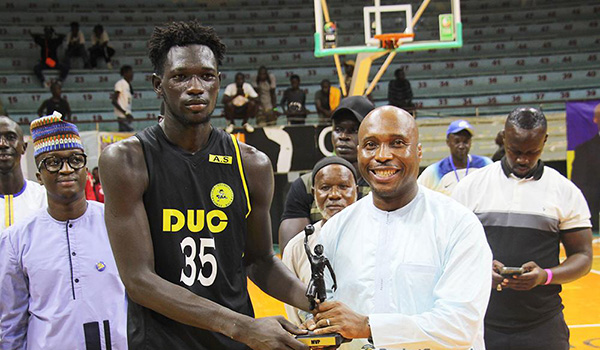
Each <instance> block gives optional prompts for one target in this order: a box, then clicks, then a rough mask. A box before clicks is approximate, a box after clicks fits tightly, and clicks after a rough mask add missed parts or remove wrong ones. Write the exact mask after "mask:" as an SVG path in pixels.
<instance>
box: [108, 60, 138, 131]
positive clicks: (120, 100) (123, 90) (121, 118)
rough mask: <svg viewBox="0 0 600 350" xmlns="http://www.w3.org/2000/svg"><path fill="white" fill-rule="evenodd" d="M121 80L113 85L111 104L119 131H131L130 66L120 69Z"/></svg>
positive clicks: (131, 94)
mask: <svg viewBox="0 0 600 350" xmlns="http://www.w3.org/2000/svg"><path fill="white" fill-rule="evenodd" d="M121 76H122V77H123V78H122V79H121V80H119V81H117V83H116V84H115V92H114V93H113V95H112V104H113V106H114V107H115V114H116V116H117V120H118V122H119V131H127V132H129V131H133V126H132V125H131V124H132V121H133V115H132V114H131V101H132V98H133V88H132V87H131V81H132V80H133V68H131V66H123V67H121Z"/></svg>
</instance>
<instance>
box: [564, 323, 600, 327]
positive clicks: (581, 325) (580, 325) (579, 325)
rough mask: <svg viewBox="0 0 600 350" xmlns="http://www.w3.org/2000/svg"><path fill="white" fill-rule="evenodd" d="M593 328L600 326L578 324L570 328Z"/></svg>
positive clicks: (599, 325)
mask: <svg viewBox="0 0 600 350" xmlns="http://www.w3.org/2000/svg"><path fill="white" fill-rule="evenodd" d="M591 327H600V323H599V324H576V325H573V326H569V328H591Z"/></svg>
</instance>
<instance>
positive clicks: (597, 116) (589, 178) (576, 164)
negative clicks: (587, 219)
mask: <svg viewBox="0 0 600 350" xmlns="http://www.w3.org/2000/svg"><path fill="white" fill-rule="evenodd" d="M594 123H596V125H597V126H598V131H599V132H598V134H596V136H594V137H592V138H591V139H589V140H588V141H586V142H584V143H582V144H581V145H579V146H577V148H575V160H574V161H573V172H572V174H571V180H572V181H573V183H575V184H576V185H577V187H579V188H580V189H581V192H583V195H584V196H585V199H586V201H587V203H588V206H589V207H590V212H591V214H592V229H593V230H594V231H598V212H599V211H600V176H598V174H599V173H600V104H598V105H597V106H596V108H594Z"/></svg>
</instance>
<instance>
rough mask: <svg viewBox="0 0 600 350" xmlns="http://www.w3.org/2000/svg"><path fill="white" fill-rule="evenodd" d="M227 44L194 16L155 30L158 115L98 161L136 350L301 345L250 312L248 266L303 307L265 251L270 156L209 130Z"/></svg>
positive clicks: (262, 283)
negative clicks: (153, 122) (154, 122)
mask: <svg viewBox="0 0 600 350" xmlns="http://www.w3.org/2000/svg"><path fill="white" fill-rule="evenodd" d="M224 51H225V47H224V45H223V44H222V43H221V41H220V39H219V37H218V36H217V35H216V33H215V32H214V30H213V29H212V28H208V27H203V26H201V25H200V24H199V22H196V21H193V22H174V23H171V24H169V25H167V26H165V27H157V28H156V29H155V30H154V33H153V34H152V37H151V39H150V41H149V55H150V59H151V61H152V63H153V66H154V75H153V78H152V83H153V86H154V90H155V91H156V93H157V94H158V95H160V96H161V97H162V99H163V101H164V105H165V115H164V120H162V121H161V122H160V124H157V125H154V126H151V127H149V128H147V129H145V130H143V131H142V132H140V133H138V134H137V135H135V136H134V137H131V138H129V139H126V140H124V141H122V142H120V143H117V144H114V145H113V146H111V147H109V148H107V149H106V150H105V151H104V153H103V154H102V156H101V158H100V173H101V178H102V182H103V184H102V185H103V188H104V192H105V196H106V197H105V200H106V202H105V203H106V225H107V228H108V232H109V236H110V239H111V243H112V247H113V250H114V253H115V258H116V260H117V265H118V267H119V272H120V274H121V277H122V279H123V282H124V284H125V287H126V290H127V295H128V297H129V310H128V337H129V348H130V349H132V350H135V349H168V348H171V349H178V350H185V349H211V350H214V349H247V348H248V347H250V348H252V349H307V347H306V346H305V345H303V344H301V343H300V342H298V341H296V340H295V339H294V338H293V337H292V336H290V334H289V333H288V332H291V333H294V334H302V333H303V332H305V331H301V330H299V329H298V328H297V327H296V326H294V325H292V324H291V323H289V322H288V321H286V320H285V319H284V318H283V317H268V318H261V319H254V318H253V310H252V305H251V303H250V297H249V295H248V291H247V288H246V277H247V271H248V273H249V275H250V278H252V280H253V281H254V282H255V283H256V284H257V285H258V286H259V287H260V288H261V289H262V290H264V291H265V292H267V293H269V294H270V295H272V296H274V297H275V298H278V299H280V300H282V301H284V302H286V303H289V304H292V305H295V306H297V307H299V308H302V309H304V310H307V309H308V307H309V305H308V300H307V299H306V297H305V296H304V290H305V289H304V286H303V284H302V283H301V282H300V281H299V280H298V279H296V278H295V277H294V276H293V275H292V274H291V273H290V271H289V270H288V269H287V268H286V267H285V266H284V265H283V264H282V263H281V261H280V260H279V259H278V258H277V257H276V256H275V254H274V252H273V249H272V241H271V229H270V227H271V222H270V217H269V209H270V206H271V199H272V195H273V173H272V166H271V164H270V162H269V159H268V158H267V156H266V155H264V154H263V153H261V152H259V151H257V150H256V149H254V148H252V147H250V146H247V145H245V144H243V143H238V142H237V140H236V139H235V138H234V137H232V136H231V135H229V134H227V133H225V132H224V131H222V130H219V129H216V128H213V127H212V126H211V123H210V116H211V114H212V112H213V110H214V108H215V105H216V101H217V95H218V92H219V85H220V81H221V75H220V73H219V65H220V63H221V61H222V59H223V55H224Z"/></svg>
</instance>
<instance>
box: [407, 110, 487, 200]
mask: <svg viewBox="0 0 600 350" xmlns="http://www.w3.org/2000/svg"><path fill="white" fill-rule="evenodd" d="M472 137H473V127H472V126H471V124H469V122H468V121H466V120H455V121H453V122H452V123H450V125H449V126H448V130H447V131H446V145H448V148H449V149H450V155H449V156H448V157H446V158H444V159H442V160H440V161H439V162H436V163H433V164H431V165H430V166H428V167H427V168H425V170H423V172H422V173H421V175H420V176H419V178H418V179H417V183H418V184H419V185H422V186H425V187H427V188H429V189H431V190H434V191H437V192H440V193H443V194H445V195H447V196H449V195H451V194H452V191H453V190H454V187H455V186H456V184H458V183H459V182H460V180H462V179H464V178H465V177H466V176H467V175H469V174H472V173H473V172H475V171H477V169H479V168H483V167H484V166H486V165H488V164H491V163H492V160H491V159H489V158H488V157H483V156H478V155H475V154H469V151H470V150H471V139H472Z"/></svg>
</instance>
